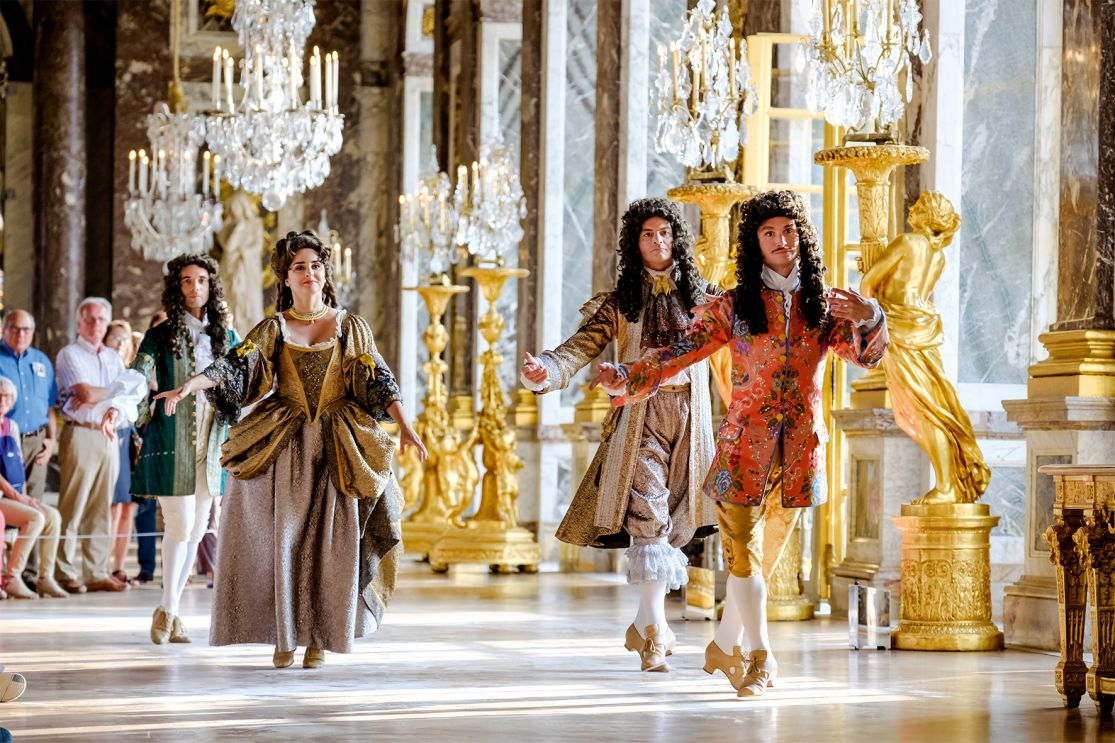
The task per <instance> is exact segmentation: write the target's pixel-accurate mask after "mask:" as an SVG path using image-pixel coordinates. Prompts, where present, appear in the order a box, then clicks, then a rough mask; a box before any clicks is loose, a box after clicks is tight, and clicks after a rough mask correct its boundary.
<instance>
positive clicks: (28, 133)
mask: <svg viewBox="0 0 1115 743" xmlns="http://www.w3.org/2000/svg"><path fill="white" fill-rule="evenodd" d="M31 99H32V96H31V83H23V82H20V83H16V82H9V83H8V94H7V97H6V98H5V100H4V188H5V190H6V191H7V195H6V197H5V198H4V286H3V289H4V309H5V310H8V309H15V308H20V309H26V310H28V311H33V310H34V301H35V297H34V292H35V267H36V261H37V259H38V256H37V255H36V251H35V209H34V205H33V200H32V197H33V193H32V185H31V184H32V177H33V176H32V158H31V152H32V139H33V135H32V132H33V129H34V113H33V110H32V106H31Z"/></svg>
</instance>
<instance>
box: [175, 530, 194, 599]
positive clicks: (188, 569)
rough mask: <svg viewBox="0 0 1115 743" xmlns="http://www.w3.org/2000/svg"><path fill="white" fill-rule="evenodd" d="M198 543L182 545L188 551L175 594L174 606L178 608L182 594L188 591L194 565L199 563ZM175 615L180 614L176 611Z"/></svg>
mask: <svg viewBox="0 0 1115 743" xmlns="http://www.w3.org/2000/svg"><path fill="white" fill-rule="evenodd" d="M197 545H198V543H197V542H186V543H185V544H183V545H182V547H183V549H185V550H186V557H185V560H184V561H183V563H182V571H181V573H180V574H179V576H178V586H177V592H176V593H175V594H174V605H175V606H178V602H179V601H180V600H181V599H182V592H183V591H185V590H186V583H187V582H189V580H190V574H191V573H192V572H194V563H196V562H197ZM174 613H175V615H177V614H178V611H177V610H176V611H175V612H174Z"/></svg>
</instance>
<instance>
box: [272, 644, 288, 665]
mask: <svg viewBox="0 0 1115 743" xmlns="http://www.w3.org/2000/svg"><path fill="white" fill-rule="evenodd" d="M271 662H272V663H274V664H275V668H290V667H291V666H292V665H294V651H293V650H279V649H278V648H275V654H274V655H273V656H272V657H271Z"/></svg>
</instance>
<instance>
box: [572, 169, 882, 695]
mask: <svg viewBox="0 0 1115 743" xmlns="http://www.w3.org/2000/svg"><path fill="white" fill-rule="evenodd" d="M738 247H739V250H738V258H737V267H736V271H737V279H738V282H739V283H738V285H737V287H736V288H735V289H734V290H733V291H732V292H731V293H728V294H725V295H724V296H722V297H719V298H717V299H715V300H713V301H712V302H710V303H708V304H706V305H703V306H701V307H698V308H696V309H694V311H693V312H694V315H695V318H696V319H695V320H694V322H693V325H692V326H691V327H690V329H689V333H688V335H687V336H686V338H684V339H683V340H680V341H678V342H676V343H674V344H672V345H670V346H668V347H666V348H660V349H655V350H653V351H650V352H648V353H646V354H645V355H643V356H642V357H641V358H640V359H639V361H637V362H635V363H633V364H620V365H610V364H601V365H600V367H599V371H600V373H599V375H598V376H597V378H596V379H595V380H594V384H603V385H605V387H606V388H613V389H614V388H616V387H622V386H623V385H624V383H625V382H626V389H625V392H624V394H623V395H621V396H620V397H617V398H616V399H615V400H614V401H613V404H614V405H626V404H628V403H632V402H637V401H639V400H645V399H646V398H647V397H649V396H651V395H653V394H655V392H656V391H657V390H658V387H659V385H660V384H661V383H662V380H664V379H667V378H669V377H670V376H672V375H674V374H676V373H678V372H679V371H681V370H682V369H685V368H686V367H687V366H689V365H690V364H693V363H696V362H698V361H700V360H701V359H705V358H707V357H708V356H709V355H711V354H712V353H713V352H714V351H716V350H717V349H719V348H721V347H722V346H725V345H726V346H728V347H729V348H730V349H731V354H732V387H733V391H732V400H731V404H730V405H729V407H728V413H727V415H726V416H725V417H724V421H723V423H721V425H720V430H719V431H718V433H717V437H716V438H717V442H716V454H715V455H714V457H713V462H712V467H711V469H710V470H709V473H708V475H707V477H706V478H705V482H704V490H705V492H706V493H707V494H708V496H709V497H710V498H712V499H713V500H714V501H716V515H717V522H718V524H719V526H720V535H721V541H722V543H723V547H724V558H725V562H726V564H727V567H728V572H729V576H728V591H727V598H726V600H725V605H724V616H723V619H722V621H721V623H720V626H719V627H718V628H717V632H716V638H715V639H714V641H713V642H712V643H710V644H709V646H708V648H707V649H706V650H705V671H707V672H709V673H712V672H713V671H715V670H717V669H719V670H721V671H722V672H723V673H724V675H725V676H727V677H728V680H729V681H730V682H731V683H732V686H733V687H734V688H735V689H736V690H737V694H738V695H739V696H740V697H758V696H762V695H763V693H764V692H765V691H766V688H767V687H768V686H769V685H771V684H772V682H773V680H774V676H775V675H776V674H777V668H778V666H777V664H776V663H775V661H774V657H773V655H772V652H771V649H770V640H769V639H768V636H767V622H766V582H765V577H766V576H768V575H769V574H770V570H772V569H773V567H774V565H775V564H777V561H778V557H779V556H780V555H781V553H782V550H783V549H784V548H785V545H786V540H787V538H788V537H789V535H790V534H791V533H792V532H793V527H794V524H795V523H796V521H797V518H798V516H799V514H800V513H801V508H803V507H806V506H817V505H820V504H822V503H824V502H825V500H826V499H827V493H826V492H825V489H826V479H825V449H824V444H825V442H826V441H828V434H827V432H826V430H825V424H824V419H823V417H822V410H821V390H822V385H823V381H824V369H825V361H826V359H827V357H828V352H829V351H832V352H833V353H835V354H836V355H837V356H839V357H840V358H842V359H844V360H845V361H848V362H851V363H853V364H856V365H857V366H863V367H873V366H876V365H877V364H878V363H879V362H880V361H881V360H882V358H883V354H884V352H885V351H886V348H887V343H888V336H887V328H886V320H885V318H884V317H883V313H882V311H881V310H880V309H879V306H878V304H877V303H876V302H874V301H873V300H867V299H864V298H863V297H861V296H860V295H859V294H857V293H855V292H853V291H846V290H842V289H831V290H826V288H825V285H824V272H825V269H824V265H823V263H822V261H821V250H820V245H819V244H818V239H817V230H816V228H815V227H814V226H813V223H812V222H811V221H810V219H809V213H808V210H807V208H806V205H805V201H804V200H803V199H802V197H801V196H800V195H799V194H796V193H794V192H792V191H777V192H768V193H763V194H759V195H758V196H756V197H754V198H753V199H751V200H750V201H748V202H747V203H746V204H744V207H743V216H742V222H741V224H740V229H739V246H738ZM745 631H746V634H747V645H748V646H749V648H750V653H749V655H748V657H747V659H746V660H745V659H744V658H743V655H742V652H741V650H740V647H741V643H742V641H743V635H744V632H745Z"/></svg>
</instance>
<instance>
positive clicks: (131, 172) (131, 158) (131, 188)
mask: <svg viewBox="0 0 1115 743" xmlns="http://www.w3.org/2000/svg"><path fill="white" fill-rule="evenodd" d="M135 192H136V151H135V150H131V151H129V152H128V193H130V194H134V193H135Z"/></svg>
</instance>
